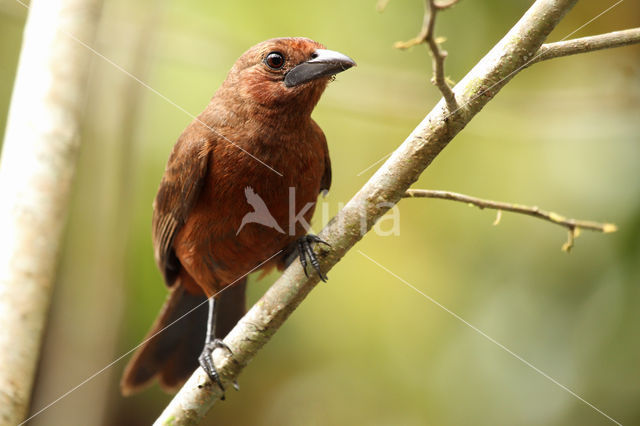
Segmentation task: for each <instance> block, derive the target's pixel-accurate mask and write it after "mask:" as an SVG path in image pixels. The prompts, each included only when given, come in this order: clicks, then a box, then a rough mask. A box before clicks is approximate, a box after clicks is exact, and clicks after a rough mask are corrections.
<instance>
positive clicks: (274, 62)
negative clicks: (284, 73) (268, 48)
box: [264, 52, 284, 70]
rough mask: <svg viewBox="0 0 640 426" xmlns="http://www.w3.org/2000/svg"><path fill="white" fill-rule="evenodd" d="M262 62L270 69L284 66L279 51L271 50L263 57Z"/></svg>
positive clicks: (282, 57)
mask: <svg viewBox="0 0 640 426" xmlns="http://www.w3.org/2000/svg"><path fill="white" fill-rule="evenodd" d="M264 63H265V64H267V66H268V67H269V68H271V69H272V70H279V69H280V68H282V67H283V66H284V56H283V55H282V53H280V52H271V53H269V54H268V55H267V57H266V58H264Z"/></svg>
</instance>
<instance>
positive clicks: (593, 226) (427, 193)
mask: <svg viewBox="0 0 640 426" xmlns="http://www.w3.org/2000/svg"><path fill="white" fill-rule="evenodd" d="M404 198H439V199H442V200H452V201H459V202H461V203H467V204H471V205H474V206H476V207H479V208H481V209H494V210H498V217H497V218H496V221H495V222H494V225H497V224H498V223H499V222H500V215H501V212H502V211H508V212H514V213H521V214H526V215H529V216H533V217H537V218H539V219H543V220H546V221H548V222H551V223H555V224H556V225H560V226H563V227H565V228H567V229H568V230H569V239H568V240H567V242H566V243H565V245H563V246H562V249H563V250H564V251H569V250H571V248H572V247H573V240H574V237H577V236H578V232H579V231H578V230H580V229H588V230H590V231H599V232H604V233H610V232H615V231H617V230H618V227H617V226H616V225H614V224H613V223H599V222H593V221H590V220H577V219H570V218H566V217H564V216H562V215H559V214H558V213H554V212H550V211H546V210H542V209H541V208H539V207H537V206H525V205H522V204H511V203H504V202H501V201H493V200H485V199H482V198H476V197H471V196H469V195H464V194H459V193H457V192H450V191H438V190H431V189H409V190H407V191H406V192H405V194H404Z"/></svg>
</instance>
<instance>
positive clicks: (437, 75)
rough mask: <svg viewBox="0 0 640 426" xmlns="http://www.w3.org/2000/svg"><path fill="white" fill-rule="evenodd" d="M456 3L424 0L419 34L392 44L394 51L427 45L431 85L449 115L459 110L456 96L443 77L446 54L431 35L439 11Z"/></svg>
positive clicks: (450, 0)
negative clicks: (431, 69)
mask: <svg viewBox="0 0 640 426" xmlns="http://www.w3.org/2000/svg"><path fill="white" fill-rule="evenodd" d="M457 2H458V0H449V1H448V2H446V3H436V2H435V0H425V2H424V18H423V23H422V29H421V30H420V33H419V34H418V35H417V36H416V37H415V38H413V39H411V40H409V41H398V42H396V43H395V44H394V47H395V48H396V49H408V48H410V47H413V46H417V45H418V44H421V43H427V45H428V46H429V50H430V51H431V57H432V62H433V77H431V83H433V84H434V85H435V86H436V87H437V88H438V90H440V93H442V96H443V97H444V99H445V100H446V102H447V108H449V113H451V114H453V113H454V112H456V111H457V110H458V109H459V108H458V102H457V101H456V96H455V94H454V93H453V91H452V90H451V87H449V84H448V83H447V80H446V77H445V75H444V60H445V58H446V57H447V52H446V51H445V50H441V49H440V44H439V41H438V40H437V39H436V38H435V37H434V34H433V33H434V27H435V24H436V15H437V13H438V12H439V11H441V10H446V9H448V8H450V7H451V6H453V5H454V4H456V3H457Z"/></svg>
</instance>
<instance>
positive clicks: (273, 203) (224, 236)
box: [121, 38, 355, 394]
mask: <svg viewBox="0 0 640 426" xmlns="http://www.w3.org/2000/svg"><path fill="white" fill-rule="evenodd" d="M354 65H355V62H354V61H353V60H352V59H350V58H349V57H347V56H345V55H343V54H341V53H338V52H334V51H331V50H326V49H325V48H324V46H322V45H321V44H319V43H316V42H315V41H313V40H309V39H306V38H278V39H271V40H267V41H265V42H262V43H260V44H258V45H256V46H254V47H252V48H251V49H249V50H248V51H247V52H245V53H244V54H243V55H242V56H241V57H240V58H239V59H238V60H237V61H236V63H235V64H234V66H233V68H231V71H230V72H229V75H228V76H227V78H226V80H225V81H224V83H223V84H222V86H221V87H220V88H219V89H218V91H217V92H216V93H215V95H214V96H213V98H212V99H211V102H210V103H209V105H208V106H207V108H206V109H205V110H204V111H203V112H202V113H201V114H200V115H199V116H198V117H197V118H196V119H195V120H194V121H193V122H192V123H191V124H190V125H189V126H188V127H187V128H186V129H185V131H184V132H183V133H182V135H181V136H180V138H179V139H178V141H177V143H176V145H175V146H174V148H173V151H172V152H171V156H170V157H169V162H168V164H167V167H166V170H165V172H164V176H163V177H162V181H161V183H160V188H159V189H158V194H157V195H156V198H155V202H154V208H153V245H154V249H155V259H156V262H157V264H158V267H159V268H160V271H161V272H162V274H163V276H164V280H165V282H166V284H167V286H169V292H170V293H169V297H168V299H167V301H166V302H165V304H164V307H163V308H162V311H161V312H160V314H159V316H158V318H157V319H156V321H155V323H154V324H153V326H152V328H151V330H150V331H149V333H148V335H147V338H146V339H145V340H146V341H145V343H144V344H143V345H142V346H141V347H140V348H139V349H138V350H137V352H136V353H135V355H134V356H133V358H132V359H131V361H130V362H129V365H128V366H127V368H126V370H125V372H124V376H123V378H122V382H121V388H122V392H123V393H124V394H131V393H133V392H135V391H138V390H140V389H142V388H143V387H144V386H146V385H148V384H150V383H151V381H152V380H153V379H154V378H157V379H158V381H159V383H160V386H162V388H164V389H165V390H169V391H171V390H175V389H176V388H177V387H178V386H180V385H181V384H182V383H183V382H184V381H185V380H186V379H187V378H188V377H189V375H190V374H191V373H192V372H193V370H194V369H195V368H196V367H197V366H198V364H200V365H201V366H202V367H203V368H204V370H205V371H206V372H207V373H208V374H209V376H210V377H211V379H212V380H214V381H216V382H217V383H218V384H219V385H220V381H219V378H218V376H217V373H216V370H215V366H214V365H213V361H212V357H211V353H212V351H213V350H214V349H215V348H217V347H225V346H224V343H222V341H221V340H220V339H221V338H224V336H225V335H226V334H227V333H228V332H229V331H230V330H231V328H233V326H234V325H235V324H236V322H237V321H238V320H239V319H240V318H241V317H242V316H243V315H244V312H245V284H246V279H245V278H244V277H245V276H246V274H247V273H249V272H251V271H253V270H255V269H256V268H259V269H263V270H265V269H270V268H273V267H278V268H280V269H282V268H284V267H285V266H286V265H287V264H288V263H290V262H291V261H292V260H293V259H295V258H296V255H297V256H299V258H300V261H301V262H302V265H303V267H305V272H306V266H307V262H310V263H311V264H312V266H313V267H314V268H315V269H316V271H317V272H318V274H319V275H320V277H321V278H322V279H324V276H323V275H322V272H321V271H320V269H319V268H318V262H317V259H316V258H315V255H314V254H313V250H311V244H313V243H317V242H322V241H320V240H319V239H318V238H317V237H316V236H314V235H310V234H309V235H307V229H305V226H303V224H304V221H306V223H308V221H309V220H310V219H311V216H312V214H313V210H314V204H315V201H316V199H317V197H318V194H319V193H320V192H321V191H323V190H328V189H329V186H330V185H331V163H330V160H329V152H328V149H327V142H326V139H325V136H324V134H323V132H322V130H321V129H320V127H319V126H318V125H317V124H316V123H315V121H313V120H312V119H311V112H312V111H313V108H314V107H315V105H316V104H317V102H318V100H319V99H320V96H321V95H322V93H323V92H324V90H325V88H326V87H327V84H328V82H329V81H330V79H331V78H332V76H333V75H335V74H337V73H339V72H341V71H344V70H346V69H348V68H351V67H352V66H354ZM290 201H291V203H290ZM249 203H251V204H249ZM290 204H292V205H290ZM309 204H310V207H309ZM265 206H266V209H264V207H265ZM305 209H306V210H305ZM258 210H259V211H258ZM265 210H268V213H267V214H266V217H264V216H265ZM269 215H270V217H269ZM245 216H246V218H245ZM260 216H263V217H262V219H265V220H260ZM300 217H302V218H304V221H302V220H300ZM243 218H244V219H245V220H244V221H243ZM254 219H255V220H254ZM274 220H275V225H274ZM206 298H208V300H209V303H208V304H206V303H204V302H205V300H206ZM207 305H208V311H207V307H206V306H207ZM190 311H192V312H191V313H188V312H190ZM187 313H188V314H187ZM185 314H187V315H185ZM183 316H184V317H183ZM174 322H175V323H174ZM147 339H149V340H147ZM202 339H204V348H203V340H202ZM227 349H228V348H227Z"/></svg>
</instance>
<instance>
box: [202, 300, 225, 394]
mask: <svg viewBox="0 0 640 426" xmlns="http://www.w3.org/2000/svg"><path fill="white" fill-rule="evenodd" d="M216 314H217V312H216V299H215V298H213V297H210V298H209V316H208V318H207V334H206V336H205V340H204V349H202V353H201V354H200V356H199V357H198V362H199V363H200V366H201V367H202V369H203V370H204V371H206V372H207V374H208V375H209V378H210V379H211V381H213V382H215V383H217V384H218V386H220V389H222V392H223V395H222V399H224V386H222V382H221V381H220V376H219V375H218V371H216V367H215V365H213V356H212V354H213V351H214V350H216V348H223V349H226V350H227V351H229V354H230V355H233V352H231V349H230V348H229V346H227V345H226V344H225V343H224V342H223V341H222V340H221V339H216V336H215V330H216V317H217V315H216Z"/></svg>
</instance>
